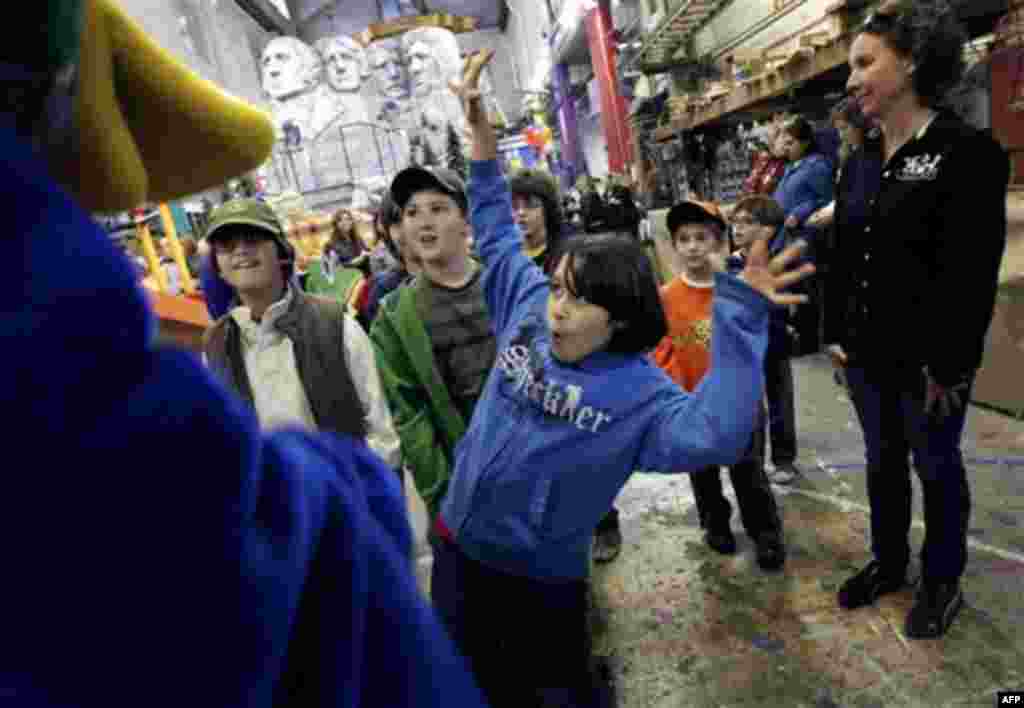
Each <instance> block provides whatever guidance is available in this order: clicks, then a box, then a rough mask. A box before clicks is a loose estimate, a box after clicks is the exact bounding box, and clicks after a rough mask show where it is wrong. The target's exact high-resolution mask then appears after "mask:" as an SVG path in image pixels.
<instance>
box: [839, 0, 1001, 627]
mask: <svg viewBox="0 0 1024 708" xmlns="http://www.w3.org/2000/svg"><path fill="white" fill-rule="evenodd" d="M964 40H965V34H964V31H963V29H962V28H961V26H960V24H959V22H958V21H957V19H956V15H955V13H954V11H953V8H952V7H951V6H950V5H949V4H948V3H947V2H945V1H944V0H918V1H917V2H909V1H908V0H899V1H898V2H892V1H889V2H883V3H882V4H881V6H880V7H879V8H878V9H877V10H876V11H875V12H874V14H872V15H870V16H869V17H868V19H867V21H866V22H865V23H864V27H863V29H862V31H861V32H860V34H858V35H857V37H856V38H855V39H854V41H853V43H852V44H851V46H850V60H849V63H850V79H849V81H848V83H847V90H848V92H849V94H850V95H851V96H852V97H853V99H854V100H855V101H856V102H857V104H858V106H859V107H860V110H861V112H863V114H864V116H865V117H866V118H867V119H868V120H870V121H872V122H873V123H874V124H876V125H877V126H878V130H872V131H871V132H869V134H868V136H867V139H866V140H865V143H864V146H863V147H862V148H861V149H860V150H858V151H856V152H855V153H854V154H853V155H851V156H850V158H849V160H848V161H847V163H846V165H845V166H844V168H843V172H842V175H841V177H840V179H839V187H838V189H837V197H836V208H835V225H836V248H835V258H834V259H833V261H832V262H833V263H834V266H833V268H832V269H831V270H830V272H829V292H830V295H829V299H830V301H831V302H834V303H835V305H834V306H832V307H830V308H829V310H828V312H827V313H826V323H825V324H826V327H825V329H826V341H827V343H828V345H829V346H828V347H827V351H828V352H829V354H830V355H831V357H832V361H833V363H834V365H835V366H836V373H837V376H838V377H839V378H840V379H841V380H845V382H846V384H847V386H848V388H849V391H850V398H851V400H852V401H853V404H854V407H855V408H856V411H857V417H858V419H859V420H860V424H861V428H862V429H863V431H864V443H865V448H866V450H865V452H866V454H865V457H866V458H867V475H866V477H867V489H868V498H869V501H870V505H871V555H872V558H871V560H870V561H869V562H868V563H867V564H866V565H865V566H864V568H863V569H862V570H861V571H859V572H858V573H856V574H854V575H853V576H852V577H851V578H849V579H848V580H847V581H846V582H845V583H843V584H842V586H841V587H840V588H839V593H838V601H839V605H840V606H841V607H843V608H845V609H848V610H852V609H856V608H859V607H863V606H865V605H871V604H873V603H874V602H875V600H877V599H878V597H879V596H880V595H884V594H886V593H892V592H897V591H900V590H901V589H903V587H904V585H905V584H906V572H907V565H908V564H909V561H910V552H911V549H910V543H909V539H908V535H909V532H910V524H911V518H912V517H911V507H912V495H913V487H912V485H911V479H910V465H909V463H908V458H909V456H910V453H911V452H913V455H914V463H915V464H914V469H915V471H916V472H917V476H918V478H919V479H920V481H921V489H922V492H923V498H924V505H923V506H924V520H925V531H926V532H925V540H924V545H923V546H922V548H921V581H920V583H919V584H918V587H917V592H916V594H915V598H914V603H913V606H912V607H911V609H910V611H909V613H908V614H907V618H906V624H905V630H904V631H905V633H906V635H907V636H908V637H910V638H912V639H930V638H935V637H939V636H941V635H943V634H944V633H945V632H946V630H947V629H948V628H949V626H950V624H951V623H952V622H953V620H954V619H955V618H956V616H957V612H959V610H960V608H961V606H962V605H963V602H964V600H963V593H962V592H961V588H960V578H961V576H962V575H963V572H964V568H965V566H966V563H967V529H968V525H969V523H970V512H971V495H970V488H969V487H968V482H967V472H966V469H965V468H964V462H963V456H962V454H961V449H960V440H961V435H962V434H963V428H964V422H965V418H966V414H967V402H968V400H970V393H971V386H972V384H973V382H974V376H975V372H976V371H977V369H978V367H979V366H980V364H981V360H982V354H983V352H984V348H985V333H986V330H987V329H988V326H989V322H990V321H991V319H992V311H993V308H994V305H995V297H996V287H997V283H998V275H999V264H1000V261H1001V259H1002V254H1003V250H1004V248H1005V245H1006V191H1007V186H1008V183H1009V175H1010V164H1009V160H1008V158H1007V155H1006V151H1005V150H1003V148H1002V147H1001V146H1000V145H999V144H998V143H997V142H996V141H995V140H993V139H992V137H991V136H990V135H988V134H986V133H984V132H981V131H978V130H976V129H975V128H972V127H971V126H969V125H967V124H966V123H964V121H962V120H961V119H960V118H958V117H957V116H956V115H955V114H954V113H953V112H952V111H949V110H946V109H945V108H944V107H942V106H941V104H942V101H943V98H944V97H945V95H946V93H947V91H948V90H949V89H950V88H951V87H952V86H954V85H955V84H956V82H957V80H958V79H959V78H960V75H961V74H962V72H963V68H964V62H963V53H962V52H963V43H964ZM832 293H834V296H833V294H832ZM954 313H955V325H954V326H953V327H950V317H951V315H953V314H954ZM894 342H898V343H899V344H898V346H893V343H894Z"/></svg>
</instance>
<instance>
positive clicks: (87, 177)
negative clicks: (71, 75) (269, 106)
mask: <svg viewBox="0 0 1024 708" xmlns="http://www.w3.org/2000/svg"><path fill="white" fill-rule="evenodd" d="M83 5H84V7H83V12H84V14H85V16H84V18H83V24H82V34H81V50H80V57H79V75H78V81H79V83H78V95H77V98H76V100H77V106H76V107H77V112H78V131H79V143H78V144H79V154H78V156H77V158H76V159H75V160H73V161H70V162H68V163H66V164H65V165H63V166H61V167H58V175H57V176H58V179H60V181H61V182H63V183H64V184H65V185H67V186H68V187H69V188H70V189H71V190H72V191H73V192H74V193H76V194H77V195H78V197H79V201H80V203H81V204H82V206H83V207H85V208H86V209H88V210H89V211H94V212H110V211H123V210H127V209H131V208H133V207H136V206H138V205H140V204H141V203H143V202H146V201H150V202H163V201H169V200H173V199H177V198H180V197H183V196H186V195H190V194H195V193H197V192H201V191H203V190H205V189H209V188H210V187H213V186H216V185H218V184H223V183H224V182H226V181H227V180H229V179H231V178H233V177H237V176H238V175H241V174H243V173H245V172H248V171H250V170H252V169H255V168H256V167H258V166H259V165H261V164H262V163H263V162H264V161H265V160H266V159H267V157H268V156H269V155H270V152H271V149H272V147H273V143H274V129H273V125H272V124H271V121H270V117H269V115H267V114H266V113H264V112H263V111H260V110H258V109H256V108H254V107H252V106H250V105H248V104H246V103H244V102H242V101H240V100H238V99H236V98H233V97H231V96H228V95H227V94H226V93H224V92H223V91H222V90H220V89H219V88H218V87H217V86H216V85H215V84H213V83H211V82H209V81H206V80H204V79H202V78H200V77H199V76H197V75H196V74H195V73H193V72H192V71H191V70H190V69H189V68H188V67H186V66H185V65H184V64H183V63H181V62H180V61H178V60H177V59H175V58H174V57H172V56H171V55H170V54H169V53H168V52H167V51H166V50H164V49H163V48H162V47H160V46H159V45H158V44H156V42H154V41H153V40H152V39H151V38H150V37H149V36H148V35H147V34H146V33H145V31H144V30H143V29H142V28H141V27H140V26H139V25H138V24H137V23H136V22H134V21H133V20H132V19H131V18H129V17H128V16H127V15H125V14H124V12H123V11H122V10H121V8H120V7H119V6H118V5H117V3H116V2H115V1H114V0H86V1H85V2H84V3H83Z"/></svg>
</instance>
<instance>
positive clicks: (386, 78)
mask: <svg viewBox="0 0 1024 708" xmlns="http://www.w3.org/2000/svg"><path fill="white" fill-rule="evenodd" d="M366 55H367V59H368V60H369V65H370V73H371V74H372V75H373V77H374V80H375V83H376V86H377V93H378V94H379V95H380V97H381V98H383V99H390V100H393V101H404V100H405V99H407V98H408V97H409V85H408V81H407V75H406V71H405V61H404V59H403V57H402V45H401V43H400V42H399V41H398V40H396V39H379V40H377V41H376V42H374V43H373V44H371V45H370V46H369V47H368V48H367V50H366Z"/></svg>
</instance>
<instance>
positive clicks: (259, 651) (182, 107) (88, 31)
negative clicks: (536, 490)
mask: <svg viewBox="0 0 1024 708" xmlns="http://www.w3.org/2000/svg"><path fill="white" fill-rule="evenodd" d="M19 10H20V13H21V14H20V15H19V18H18V20H17V22H19V23H21V24H22V28H21V29H23V30H24V31H25V32H27V33H28V34H27V35H26V41H24V42H16V43H12V44H10V45H8V46H7V48H6V50H5V51H6V54H5V55H4V58H3V61H2V62H0V84H2V88H3V90H2V91H0V97H6V98H7V99H13V100H8V101H7V102H5V103H0V153H2V154H3V156H4V159H3V161H2V162H0V208H2V209H3V213H4V216H5V222H6V223H5V231H6V234H5V239H6V245H7V247H8V248H9V249H13V256H14V261H13V262H14V263H21V268H22V270H23V277H7V278H3V279H2V280H0V297H2V298H3V302H4V303H5V306H6V310H5V313H4V315H5V317H4V324H5V326H4V328H3V332H2V334H0V337H2V340H3V341H2V349H3V352H4V372H5V374H6V375H7V376H8V377H9V378H8V381H7V383H6V385H5V389H4V390H5V391H6V392H7V393H6V396H5V399H4V400H5V402H6V403H7V405H9V406H10V407H11V409H12V410H16V411H17V416H15V417H14V418H13V419H11V421H10V423H9V424H8V428H7V432H6V435H7V438H6V439H7V441H8V443H9V445H10V446H12V447H17V446H20V447H22V448H23V449H24V450H26V451H27V450H31V451H32V452H31V454H32V467H31V469H27V470H25V471H24V473H19V474H13V473H11V474H5V475H3V481H2V487H0V538H2V539H4V546H3V559H4V582H3V601H2V603H0V608H2V609H0V626H2V627H3V637H4V639H3V644H2V648H0V666H2V667H3V668H2V669H0V703H3V704H4V705H18V706H33V707H50V708H57V707H58V706H60V707H61V708H67V707H68V706H75V707H76V708H86V707H96V708H99V707H102V708H108V707H110V706H125V705H131V706H147V707H150V708H161V707H163V706H167V707H171V706H174V707H175V708H179V707H180V706H218V707H221V706H222V707H224V708H227V707H228V706H231V707H241V706H245V707H246V708H273V707H277V706H281V707H283V706H303V707H304V708H342V707H344V708H353V707H356V706H365V707H368V708H370V707H372V708H377V707H379V706H388V707H389V708H391V707H393V706H399V707H408V708H412V707H413V706H416V707H417V708H420V707H422V706H436V707H438V708H440V706H459V707H460V708H461V707H462V706H474V707H477V706H479V707H482V706H483V705H484V703H483V699H482V696H481V695H480V692H479V689H477V688H476V687H475V686H474V684H473V682H472V679H471V676H470V675H469V673H468V671H467V670H466V667H465V665H464V662H463V660H462V659H461V658H460V657H458V656H457V655H456V653H455V648H454V646H452V644H451V642H450V640H449V639H448V638H447V637H446V636H445V632H444V629H443V628H442V627H441V625H440V624H439V623H438V622H437V620H436V619H435V617H434V615H433V613H432V612H431V611H430V608H429V607H427V606H426V605H425V604H424V603H423V602H422V601H421V600H420V596H419V593H418V591H417V589H416V586H415V584H414V579H413V575H412V573H411V572H409V563H408V556H409V544H410V532H409V526H408V522H407V521H406V520H405V511H404V507H403V504H402V501H401V498H400V492H399V488H398V480H397V478H396V476H395V474H394V472H393V471H392V470H390V469H388V468H387V467H386V466H385V465H384V464H383V463H382V462H381V461H380V459H379V458H377V457H376V456H375V455H374V454H373V453H372V452H371V451H370V450H369V449H368V448H367V446H366V445H365V444H364V443H362V442H360V441H357V440H356V439H354V438H353V437H351V436H335V435H330V434H323V435H312V434H308V433H303V432H298V431H294V430H293V431H282V432H279V433H275V434H273V435H262V434H260V432H259V430H258V424H257V420H256V417H255V415H254V414H253V413H252V412H251V411H249V410H248V409H247V407H246V406H244V405H243V404H242V403H241V401H239V400H238V399H237V398H235V397H234V396H231V395H230V394H229V393H228V392H227V391H226V390H225V389H224V388H223V387H222V386H220V385H219V384H218V383H216V381H215V380H214V379H213V378H212V376H211V374H210V373H208V372H207V371H206V370H205V369H204V367H203V366H202V364H201V363H200V362H199V360H198V359H197V358H196V357H195V356H194V355H192V354H191V353H187V352H183V351H175V350H173V349H169V348H164V347H161V346H159V345H157V344H155V342H154V339H155V337H154V335H155V332H156V318H155V317H154V315H153V313H152V311H151V310H150V309H149V307H148V306H147V303H146V298H145V296H144V295H143V292H142V291H141V289H140V288H139V286H138V284H137V283H136V280H137V278H136V274H135V272H134V270H133V267H132V265H131V263H130V262H129V261H128V260H127V259H126V258H125V256H124V255H123V254H122V253H120V252H119V251H118V250H117V248H116V246H115V245H114V244H112V243H111V241H110V238H109V237H108V236H107V235H106V233H104V231H103V230H102V229H101V228H100V227H99V226H98V225H97V224H96V223H95V222H94V221H93V220H92V219H91V218H90V212H93V213H95V212H107V211H122V210H127V209H130V208H133V207H135V206H137V205H138V204H139V203H141V202H143V201H147V200H149V201H153V202H161V201H168V200H173V199H178V198H181V197H184V196H186V195H188V194H193V193H196V192H200V191H202V190H203V189H206V188H210V187H212V186H214V185H217V184H223V183H224V182H225V181H226V180H227V179H229V178H230V177H233V176H235V175H238V174H242V173H244V172H247V171H248V170H251V169H254V168H256V167H257V166H258V165H259V164H261V163H262V162H263V161H264V160H265V159H266V157H267V155H268V154H269V153H270V149H271V146H272V144H273V128H272V125H271V122H270V120H269V117H267V116H266V115H264V114H263V113H262V112H259V111H257V110H255V109H253V108H251V107H249V106H247V105H245V104H243V103H242V102H240V101H237V100H235V99H232V98H229V97H227V96H226V95H223V94H222V93H221V92H220V91H218V90H217V89H216V88H215V87H214V86H213V85H212V84H210V83H208V82H205V81H202V80H201V79H199V78H198V77H197V76H196V75H195V74H193V73H192V72H190V71H189V70H188V69H187V68H186V67H185V66H184V65H182V64H180V63H178V62H177V61H176V60H174V59H172V58H171V57H170V55H168V54H167V53H166V52H165V51H164V50H163V49H161V48H160V47H159V46H158V45H157V44H156V43H155V42H153V40H151V39H150V38H149V37H148V36H147V35H146V34H145V32H144V31H143V30H142V29H141V28H140V27H139V26H138V24H136V23H135V22H134V21H132V20H131V19H129V18H128V17H127V16H126V15H125V14H124V13H123V12H122V11H121V9H120V8H119V7H118V6H117V5H116V4H114V2H112V0H84V1H83V2H77V1H75V0H42V2H36V3H30V4H28V5H25V6H23V7H20V8H19ZM2 100H3V99H2V98H0V101H2ZM168 439H173V440H174V441H175V442H176V443H177V445H178V447H179V448H180V450H181V454H177V455H168V454H165V453H164V447H165V444H166V441H167V440H168ZM193 453H195V454H193Z"/></svg>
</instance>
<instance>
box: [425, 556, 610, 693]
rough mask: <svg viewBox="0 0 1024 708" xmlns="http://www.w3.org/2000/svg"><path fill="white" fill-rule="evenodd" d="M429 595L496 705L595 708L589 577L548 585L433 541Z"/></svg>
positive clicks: (480, 683) (483, 687) (452, 636)
mask: <svg viewBox="0 0 1024 708" xmlns="http://www.w3.org/2000/svg"><path fill="white" fill-rule="evenodd" d="M431 596H432V598H433V603H434V607H435V609H436V610H437V613H438V615H439V616H440V617H441V619H442V621H443V622H444V623H445V625H446V627H447V628H448V632H449V635H450V636H451V638H452V640H453V641H454V642H455V644H456V645H457V646H458V647H459V649H460V650H461V651H462V653H463V655H464V656H465V657H466V658H467V659H468V660H469V662H470V665H471V667H472V669H473V674H474V676H475V677H476V680H477V683H478V684H479V685H480V687H481V688H482V689H483V691H484V693H485V694H486V695H487V700H488V702H489V703H490V705H491V708H504V707H506V706H507V707H508V708H555V707H556V706H557V707H558V708H590V707H591V706H594V705H596V703H595V701H596V700H597V699H596V696H595V690H594V680H593V678H592V676H593V674H592V670H591V640H590V627H589V624H588V616H587V606H588V587H587V583H586V581H583V580H579V581H575V582H569V583H543V582H540V581H537V580H534V579H531V578H524V577H519V576H514V575H508V574H506V573H502V572H501V571H498V570H494V569H493V568H490V567H488V566H485V565H483V564H482V563H479V562H477V561H475V560H473V559H472V558H470V557H469V556H467V555H466V554H465V553H463V552H462V550H460V549H459V547H458V546H457V545H456V544H454V543H450V542H447V541H443V540H436V541H435V543H434V568H433V575H432V577H431Z"/></svg>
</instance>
